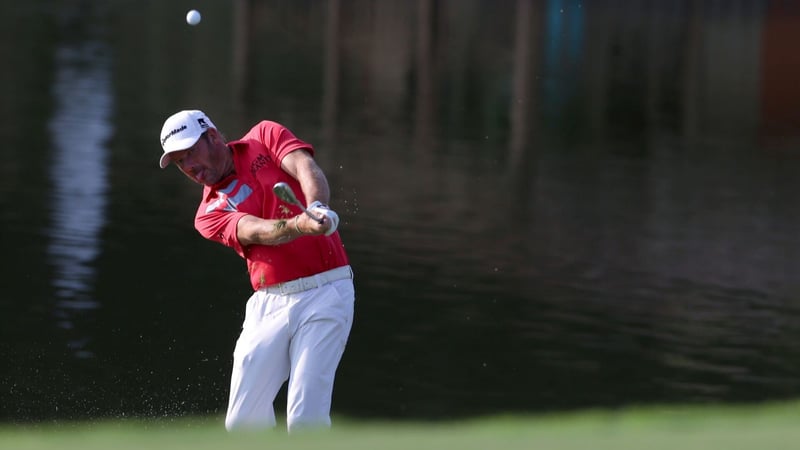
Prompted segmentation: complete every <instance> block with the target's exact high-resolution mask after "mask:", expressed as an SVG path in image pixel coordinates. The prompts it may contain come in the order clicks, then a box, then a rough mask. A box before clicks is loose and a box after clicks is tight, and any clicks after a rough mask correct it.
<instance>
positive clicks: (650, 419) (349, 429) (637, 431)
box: [0, 402, 800, 450]
mask: <svg viewBox="0 0 800 450" xmlns="http://www.w3.org/2000/svg"><path fill="white" fill-rule="evenodd" d="M798 418H800V402H791V403H773V404H768V405H758V406H735V407H721V406H720V407H670V408H667V407H662V408H628V409H623V410H619V411H586V412H580V413H568V414H553V415H538V416H523V417H521V416H508V417H489V418H482V419H473V420H468V421H458V422H447V423H420V422H416V423H409V422H369V421H366V422H365V421H352V420H348V419H341V418H340V419H339V420H336V421H335V424H334V428H333V429H331V430H330V431H325V432H314V433H307V434H300V435H291V436H288V435H287V434H286V432H285V431H283V430H282V429H277V430H273V431H269V432H258V433H256V432H249V433H227V432H225V431H224V428H223V426H222V420H221V419H220V418H198V419H160V420H155V419H152V420H124V421H99V422H78V423H66V424H64V423H61V424H48V425H25V426H19V425H4V426H0V449H15V450H25V449H60V450H71V449H75V450H78V449H80V450H100V449H103V450H105V449H110V448H113V449H119V450H127V449H137V450H138V449H145V450H156V449H170V450H180V449H187V450H204V449H215V450H217V449H264V448H270V449H288V450H305V449H309V450H310V449H315V450H316V449H332V450H337V449H341V450H345V449H346V450H362V449H363V450H367V449H369V450H375V449H380V450H394V449H403V450H409V449H410V450H422V449H437V450H438V449H456V450H472V449H475V450H478V449H480V450H486V449H501V450H517V449H526V450H527V449H566V450H572V449H575V450H577V449H580V450H584V449H592V450H602V449H614V450H626V449H637V450H639V449H648V450H657V449H670V450H676V449H677V450H694V449H697V450H700V449H703V450H707V449H767V448H768V449H800V426H798V423H800V422H799V421H798Z"/></svg>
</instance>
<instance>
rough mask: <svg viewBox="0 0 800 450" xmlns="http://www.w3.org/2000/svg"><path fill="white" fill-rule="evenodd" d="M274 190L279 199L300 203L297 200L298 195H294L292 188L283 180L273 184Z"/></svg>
mask: <svg viewBox="0 0 800 450" xmlns="http://www.w3.org/2000/svg"><path fill="white" fill-rule="evenodd" d="M272 192H274V193H275V195H276V196H277V197H278V198H279V199H281V200H283V201H285V202H287V203H293V204H298V203H299V202H298V201H297V197H295V196H294V192H293V191H292V188H291V187H290V186H289V185H288V184H286V183H284V182H283V181H281V182H278V183H275V185H274V186H272Z"/></svg>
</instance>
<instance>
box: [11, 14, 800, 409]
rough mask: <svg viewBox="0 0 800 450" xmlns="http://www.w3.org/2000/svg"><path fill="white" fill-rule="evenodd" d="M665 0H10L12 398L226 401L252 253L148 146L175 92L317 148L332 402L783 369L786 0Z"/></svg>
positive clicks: (409, 402)
mask: <svg viewBox="0 0 800 450" xmlns="http://www.w3.org/2000/svg"><path fill="white" fill-rule="evenodd" d="M623 3H625V5H624V6H622V4H623ZM661 3H662V2H646V1H641V2H633V3H630V2H610V1H600V2H579V1H568V0H562V1H556V0H550V1H542V2H535V1H528V0H518V1H507V2H488V1H478V0H465V1H459V2H436V1H433V0H421V1H418V2H407V1H401V0H393V1H388V0H372V1H366V0H363V1H362V0H359V1H348V2H344V1H336V0H331V1H328V2H317V1H266V0H264V1H258V0H253V1H232V2H214V1H211V0H201V1H195V2H191V3H190V2H184V1H169V2H159V1H139V2H132V1H127V0H117V1H77V0H74V1H59V2H56V1H44V0H39V1H32V2H2V3H0V56H2V58H3V60H4V61H5V63H6V67H7V69H6V70H4V71H2V72H0V93H1V94H0V96H1V97H2V103H0V138H2V141H3V143H4V145H3V149H2V150H0V157H1V158H2V161H0V162H2V165H1V166H0V201H1V202H2V203H0V206H1V208H0V220H1V221H0V223H1V224H2V228H1V229H0V231H1V232H2V234H1V236H2V238H1V239H2V243H3V246H2V248H3V254H4V256H5V262H4V264H3V271H2V276H0V283H2V284H1V285H2V292H3V294H2V296H0V359H1V360H2V361H3V362H2V365H0V419H2V420H4V421H29V420H50V419H71V418H82V417H107V416H138V415H148V416H149V415H153V416H161V415H183V414H205V413H211V414H219V413H221V412H222V411H224V407H225V403H226V400H227V391H228V386H227V384H228V377H229V371H230V360H231V352H232V349H233V345H234V342H235V339H236V336H237V335H238V331H239V327H240V325H241V320H242V319H243V310H244V308H243V306H244V302H245V301H246V299H247V297H248V296H249V283H248V279H247V274H246V273H245V266H244V262H243V261H241V260H240V259H239V258H238V257H237V256H236V255H235V254H234V253H233V252H232V251H230V250H228V249H226V248H223V247H222V246H219V245H217V244H213V243H211V242H208V241H205V240H203V239H202V238H201V237H200V236H199V235H198V234H197V233H196V232H195V231H194V230H193V228H192V218H193V214H194V210H195V207H196V202H197V200H198V197H199V192H200V191H199V187H198V186H196V185H193V184H192V183H191V182H190V181H188V180H186V179H185V178H183V177H182V175H180V174H179V173H178V172H177V171H175V170H174V169H171V168H170V169H169V170H166V171H161V170H160V169H159V168H158V165H157V160H158V157H159V154H160V152H161V150H160V147H159V145H158V140H157V135H158V131H159V130H160V127H161V123H162V121H163V120H164V118H165V117H167V116H168V115H169V114H171V113H172V112H174V111H176V110H178V109H184V108H201V109H204V110H205V111H206V112H207V113H208V114H209V115H210V116H211V117H212V118H213V120H214V122H215V123H216V124H217V126H219V127H220V128H221V130H222V131H223V133H225V134H226V135H227V136H228V137H229V138H232V139H233V138H238V137H239V136H241V135H242V134H243V133H244V132H245V131H246V130H247V129H248V128H249V127H250V126H251V125H252V124H253V123H255V121H257V120H259V119H262V118H268V119H272V120H277V121H280V122H283V123H284V124H286V125H287V126H289V127H290V128H291V129H292V130H294V131H295V132H296V133H297V134H298V135H299V136H300V137H301V138H303V139H306V140H308V141H310V142H312V143H313V144H314V145H315V147H316V149H317V153H318V160H319V162H320V164H321V165H322V166H323V168H324V169H325V170H326V172H327V174H328V178H329V181H330V183H331V186H332V190H333V198H332V202H331V203H332V206H333V207H334V208H335V209H336V210H337V211H339V213H340V216H341V217H342V223H341V225H340V231H341V234H342V237H343V239H344V241H345V244H346V246H347V249H348V252H349V254H350V257H351V260H352V265H353V267H354V269H355V271H356V288H357V309H356V322H355V324H354V327H353V331H352V334H351V340H350V342H349V345H348V349H347V352H346V354H345V357H344V359H343V361H342V364H341V366H340V370H339V375H338V378H337V385H336V391H335V395H334V406H333V410H334V413H335V414H348V415H352V416H359V417H405V418H450V417H458V416H468V415H475V414H487V413H495V412H501V411H522V412H539V411H551V410H558V409H573V408H584V407H612V406H619V405H630V404H650V403H671V402H741V401H762V400H772V399H788V398H796V397H798V396H800V369H798V367H800V346H798V345H797V342H799V341H800V301H799V300H798V294H800V283H799V282H798V277H797V273H798V270H799V269H800V263H799V262H798V261H800V237H798V236H800V234H798V232H797V230H798V229H800V212H798V208H797V207H796V205H797V193H798V192H800V177H798V175H797V174H798V173H800V158H798V151H800V147H798V145H797V144H798V142H800V141H799V140H798V139H797V137H798V134H799V133H798V130H800V127H798V125H800V123H799V122H800V120H798V117H800V116H798V114H797V105H798V104H800V88H798V84H797V82H796V80H797V79H800V59H798V56H797V52H796V42H797V41H798V38H800V33H799V32H798V31H796V30H800V21H798V17H800V7H795V6H792V5H791V4H790V2H766V1H740V2H703V1H688V0H687V1H683V2H675V4H672V5H662V4H661ZM664 3H668V2H664ZM191 8H197V9H199V10H200V11H201V12H202V13H203V15H204V16H203V21H202V23H201V24H200V25H199V26H197V27H189V26H187V25H186V24H185V23H184V22H183V17H184V15H185V12H186V11H187V10H188V9H191ZM281 408H282V406H280V405H278V409H281Z"/></svg>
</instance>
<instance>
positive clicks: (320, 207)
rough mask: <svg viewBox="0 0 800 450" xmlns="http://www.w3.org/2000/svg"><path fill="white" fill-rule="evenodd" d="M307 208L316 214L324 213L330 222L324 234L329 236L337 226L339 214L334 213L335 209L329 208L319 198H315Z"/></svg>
mask: <svg viewBox="0 0 800 450" xmlns="http://www.w3.org/2000/svg"><path fill="white" fill-rule="evenodd" d="M308 210H309V211H311V212H314V213H317V214H321V215H324V216H325V217H326V218H327V219H328V220H329V221H330V222H331V227H330V229H328V231H326V232H325V236H330V235H332V234H333V233H334V232H336V228H338V227H339V215H338V214H336V211H334V210H332V209H330V208H329V207H328V205H326V204H323V203H322V202H320V201H319V200H315V201H314V202H312V203H311V204H310V205H309V206H308Z"/></svg>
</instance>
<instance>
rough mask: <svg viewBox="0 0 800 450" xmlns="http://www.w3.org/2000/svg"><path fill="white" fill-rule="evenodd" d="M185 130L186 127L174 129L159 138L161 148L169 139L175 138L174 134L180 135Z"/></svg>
mask: <svg viewBox="0 0 800 450" xmlns="http://www.w3.org/2000/svg"><path fill="white" fill-rule="evenodd" d="M201 120H202V119H201ZM206 127H208V126H207V125H206ZM185 129H186V125H181V127H180V128H175V129H174V130H172V131H170V132H169V133H167V134H166V135H165V136H164V137H163V138H161V145H162V146H163V145H164V144H165V143H166V142H167V140H168V139H169V138H171V137H172V136H175V135H176V134H178V133H180V132H181V131H183V130H185Z"/></svg>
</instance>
